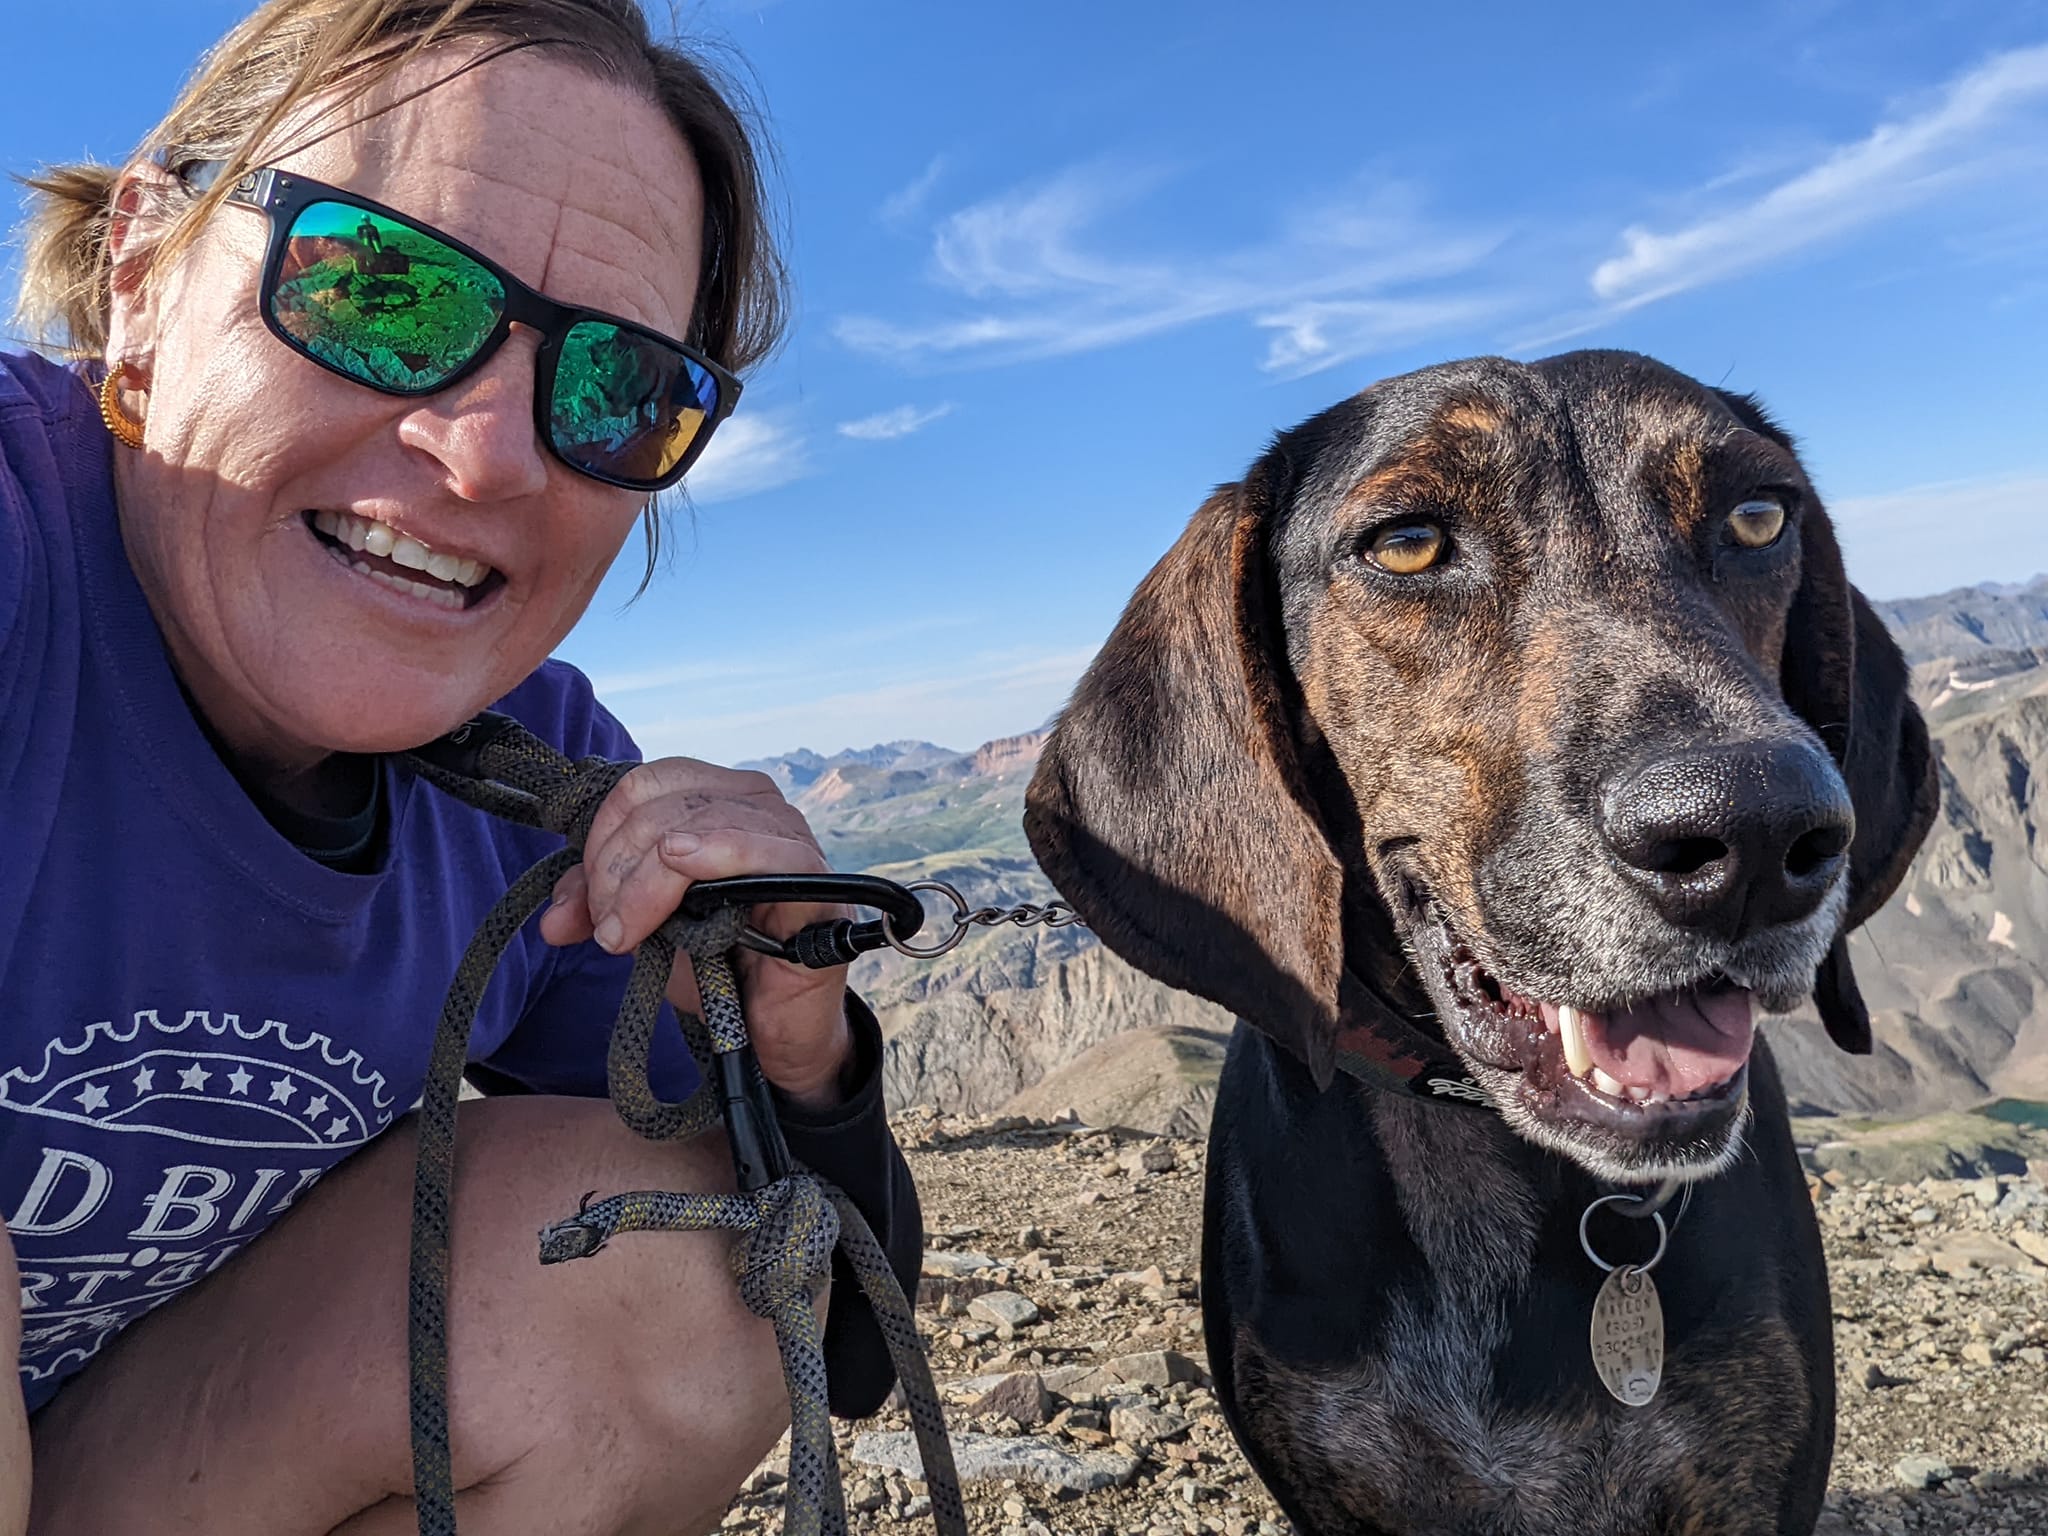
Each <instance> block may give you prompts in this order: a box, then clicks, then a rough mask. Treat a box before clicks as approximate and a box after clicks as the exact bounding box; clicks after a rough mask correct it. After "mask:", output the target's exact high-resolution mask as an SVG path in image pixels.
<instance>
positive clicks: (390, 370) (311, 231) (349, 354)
mask: <svg viewBox="0 0 2048 1536" xmlns="http://www.w3.org/2000/svg"><path fill="white" fill-rule="evenodd" d="M504 306H505V290H504V289H503V288H502V287H501V286H499V283H498V280H497V279H496V278H495V277H493V276H492V275H491V274H490V273H489V272H487V271H486V270H485V269H484V268H482V267H480V266H478V265H477V264H476V263H475V262H474V261H472V260H470V258H469V257H467V256H465V255H463V254H462V253H461V252H460V251H458V250H455V249H454V248H452V247H450V246H448V245H444V244H443V243H442V242H441V241H439V240H436V239H435V238H434V237H433V236H431V235H428V234H423V233H421V232H420V231H419V230H417V229H415V228H413V227H412V226H411V225H410V224H405V223H402V222H400V221H399V220H397V219H391V218H386V217H385V216H384V215H383V214H380V213H371V212H369V211H367V210H366V209H362V208H351V207H349V206H348V205H347V204H346V203H332V202H325V203H311V204H309V205H307V207H306V208H305V209H304V210H303V211H302V212H301V213H300V214H299V216H298V217H297V218H296V219H294V220H293V221H292V227H291V231H290V233H289V234H287V235H286V237H285V249H284V261H283V264H282V265H281V266H280V268H279V269H278V274H277V282H276V284H275V286H274V287H273V289H272V292H271V294H270V314H271V318H272V319H274V320H275V321H276V322H277V324H278V325H279V326H280V327H282V328H283V329H284V331H285V332H286V333H287V334H288V335H289V336H291V337H292V338H293V339H294V340H295V341H297V343H298V344H299V345H300V346H302V347H304V348H305V350H306V351H307V352H308V353H310V354H311V355H312V356H314V357H316V358H319V359H320V360H321V361H322V362H325V363H328V364H330V365H331V366H333V367H335V368H338V369H340V370H341V371H342V372H343V373H346V374H348V375H349V376H350V377H352V378H357V379H361V380H362V381H363V382H364V383H365V384H371V385H375V386H376V387H377V388H379V389H390V390H399V391H403V392H407V393H415V392H416V393H422V394H424V393H426V392H428V391H431V390H436V389H439V388H440V387H441V386H442V385H443V384H445V383H447V381H448V379H449V378H450V377H451V376H452V375H453V374H455V373H456V372H457V371H458V370H460V369H461V368H462V366H463V365H464V364H465V363H467V362H468V361H469V360H470V359H471V358H473V357H475V356H476V354H477V350H478V349H479V348H480V347H482V346H483V344H484V342H485V341H486V340H487V339H488V338H489V337H490V334H491V332H492V330H493V329H495V328H496V326H497V324H498V316H499V314H500V313H501V312H502V311H503V309H504Z"/></svg>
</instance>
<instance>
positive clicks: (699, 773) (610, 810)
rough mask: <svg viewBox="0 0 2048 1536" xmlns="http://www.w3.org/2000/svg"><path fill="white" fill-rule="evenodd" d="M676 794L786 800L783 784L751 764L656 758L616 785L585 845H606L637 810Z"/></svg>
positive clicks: (597, 817)
mask: <svg viewBox="0 0 2048 1536" xmlns="http://www.w3.org/2000/svg"><path fill="white" fill-rule="evenodd" d="M672 794H682V795H701V796H703V797H705V798H706V799H710V800H736V801H760V800H770V799H772V800H775V801H782V789H781V787H780V786H779V785H777V784H776V782H775V781H774V780H773V779H771V778H769V777H768V775H767V774H765V773H759V772H756V771H755V770H753V769H751V768H721V767H719V766H718V765H717V764H716V763H701V762H699V761H697V759H695V758H693V757H662V758H656V759H655V760H654V761H653V762H651V763H642V764H640V766H639V767H637V768H635V769H633V770H632V771H631V772H629V773H628V774H627V775H626V776H625V777H624V778H622V779H620V780H619V782H618V783H617V784H615V785H613V786H612V792H611V793H610V794H609V795H606V796H605V798H604V803H603V804H602V805H600V806H599V807H598V808H597V815H596V816H595V817H593V818H592V819H591V823H590V836H589V837H588V838H587V839H585V841H584V847H585V848H586V849H589V848H595V847H600V846H602V845H603V844H604V843H605V842H606V841H608V840H609V839H610V837H611V836H612V834H613V833H614V832H616V831H617V830H618V828H619V826H620V825H621V824H622V823H623V822H624V821H625V819H626V818H627V817H628V816H629V815H631V814H632V813H633V811H634V810H636V809H638V808H639V807H640V806H643V805H646V804H648V803H649V802H650V801H654V800H659V799H661V798H662V797H663V796H665V795H672ZM783 803H785V804H786V803H787V802H783Z"/></svg>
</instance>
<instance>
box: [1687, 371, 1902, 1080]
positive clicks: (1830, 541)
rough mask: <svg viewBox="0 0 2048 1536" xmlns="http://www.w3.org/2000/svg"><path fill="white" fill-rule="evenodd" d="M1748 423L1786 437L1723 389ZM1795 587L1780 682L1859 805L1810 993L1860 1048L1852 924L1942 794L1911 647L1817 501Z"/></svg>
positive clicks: (1861, 1009)
mask: <svg viewBox="0 0 2048 1536" xmlns="http://www.w3.org/2000/svg"><path fill="white" fill-rule="evenodd" d="M1721 398H1722V399H1723V400H1725V401H1726V402H1727V403H1728V406H1729V408H1730V409H1731V410H1733V411H1734V412H1735V414H1736V416H1737V417H1738V418H1739V419H1740V420H1741V421H1742V422H1743V424H1744V425H1745V426H1748V427H1750V428H1751V429H1753V430H1755V431H1758V432H1761V433H1763V434H1764V435H1765V436H1767V437H1769V438H1771V439H1772V440H1773V441H1774V442H1777V443H1780V444H1782V445H1783V446H1784V447H1785V448H1787V449H1790V448H1791V447H1792V441H1791V439H1790V438H1789V437H1788V436H1787V435H1786V434H1785V432H1784V431H1783V430H1782V429H1781V428H1779V427H1778V426H1777V425H1776V424H1775V423H1774V422H1772V421H1771V419H1770V418H1769V417H1768V416H1766V415H1765V414H1764V412H1763V410H1762V408H1761V407H1760V406H1758V404H1757V403H1756V401H1755V400H1754V399H1752V398H1751V397H1749V396H1746V395H1730V394H1726V393H1723V394H1722V396H1721ZM1799 539H1800V576H1799V591H1798V593H1797V594H1796V595H1795V596H1794V598H1793V600H1792V610H1791V614H1790V615H1789V617H1788V618H1787V621H1786V625H1785V652H1784V659H1783V661H1782V663H1781V665H1780V668H1779V686H1780V688H1781V689H1782V690H1783V691H1784V695H1785V701H1786V702H1787V703H1788V704H1790V705H1791V706H1792V707H1793V708H1794V709H1795V710H1797V711H1798V712H1799V714H1800V715H1801V717H1802V718H1804V719H1805V721H1806V722H1807V724H1809V725H1811V726H1812V727H1813V728H1814V730H1815V731H1817V732H1818V733H1819V734H1820V738H1821V740H1822V741H1824V742H1826V743H1827V746H1828V750H1829V751H1830V752H1832V753H1833V754H1834V758H1835V762H1836V764H1837V765H1838V766H1839V767H1840V768H1841V770H1842V778H1843V780H1844V781H1845V782H1846V783H1847V784H1848V786H1849V798H1850V800H1851V802H1853V804H1854V805H1855V807H1856V839H1855V841H1854V842H1853V843H1851V844H1850V845H1849V905H1848V908H1847V911H1846V912H1845V913H1844V915H1843V919H1842V927H1841V931H1840V932H1839V933H1838V934H1837V935H1836V937H1835V942H1834V945H1833V947H1832V948H1831V949H1830V950H1829V951H1828V956H1827V959H1826V961H1825V962H1823V964H1822V965H1821V968H1820V973H1819V975H1818V976H1816V977H1815V978H1814V987H1813V1001H1814V1006H1815V1007H1816V1008H1817V1009H1818V1010H1819V1012H1820V1017H1821V1022H1822V1023H1823V1024H1825V1025H1826V1026H1827V1031H1828V1034H1829V1035H1830V1036H1831V1037H1832V1038H1833V1040H1834V1042H1835V1044H1837V1045H1839V1046H1840V1047H1841V1048H1842V1049H1843V1050H1845V1051H1849V1052H1852V1053H1854V1054H1856V1055H1859V1056H1861V1055H1867V1054H1868V1053H1869V1051H1870V1048H1871V1034H1870V1012H1869V1010H1868V1009H1867V1008H1866V1007H1865V1006H1864V1003H1863V994H1862V992H1861V990H1860V989H1859V988H1858V987H1857V985H1856V975H1855V972H1854V971H1852V970H1851V969H1850V966H1849V942H1848V935H1849V931H1850V930H1851V929H1853V928H1856V927H1859V926H1860V925H1861V924H1863V923H1864V922H1865V921H1867V920H1868V919H1869V918H1870V916H1871V915H1872V914H1873V913H1875V912H1876V911H1877V909H1878V908H1879V907H1881V906H1883V905H1884V904H1885V902H1886V900H1887V899H1888V898H1889V897H1890V896H1891V894H1892V892H1893V891H1895V890H1897V889H1898V886H1899V882H1900V881H1901V880H1903V879H1904V878H1905V876H1906V869H1907V867H1908V866H1909V865H1910V864H1911V863H1912V862H1913V855H1914V854H1915V853H1917V852H1918V851H1919V848H1920V843H1921V840H1922V839H1923V838H1924V837H1926V835H1927V829H1928V827H1929V826H1930V825H1931V824H1932V823H1933V821H1934V815H1935V811H1936V810H1937V809H1938V808H1939V806H1940V800H1941V790H1940V781H1939V777H1938V774H1937V771H1936V766H1935V761H1934V751H1933V748H1932V746H1931V745H1930V744H1929V742H1928V739H1927V723H1926V722H1925V721H1924V720H1922V719H1921V717H1920V710H1919V708H1918V706H1916V705H1915V704H1914V703H1913V700H1912V697H1911V695H1910V694H1909V693H1908V692H1907V683H1908V681H1909V674H1908V671H1907V668H1906V659H1905V657H1904V656H1902V655H1901V654H1900V653H1899V647H1898V644H1897V642H1895V641H1894V640H1893V639H1892V637H1891V633H1890V632H1889V631H1888V630H1887V629H1886V628H1885V626H1884V621H1883V620H1882V619H1880V618H1879V617H1878V616H1877V611H1876V610H1875V609H1873V608H1872V607H1871V606H1870V604H1869V603H1868V602H1866V601H1865V600H1864V598H1863V594H1862V593H1860V592H1858V591H1857V590H1856V589H1855V588H1854V587H1852V586H1850V585H1849V576H1848V573H1847V571H1846V570H1844V568H1843V565H1842V551H1841V547H1840V545H1838V544H1837V543H1836V541H1835V530H1834V525H1833V524H1832V523H1830V522H1829V521H1828V517H1827V514H1826V513H1825V512H1824V511H1822V509H1821V508H1820V507H1819V505H1818V504H1816V505H1813V506H1809V507H1808V508H1806V509H1805V511H1804V512H1803V513H1802V514H1801V519H1800V524H1799Z"/></svg>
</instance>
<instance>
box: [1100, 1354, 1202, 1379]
mask: <svg viewBox="0 0 2048 1536" xmlns="http://www.w3.org/2000/svg"><path fill="white" fill-rule="evenodd" d="M1103 1370H1105V1371H1106V1372H1108V1373H1109V1375H1110V1376H1111V1377H1112V1378H1113V1379H1114V1380H1117V1381H1122V1382H1129V1383H1130V1384H1131V1385H1133V1386H1140V1387H1170V1386H1172V1385H1173V1384H1174V1383H1175V1382H1177V1381H1186V1382H1193V1383H1195V1384H1197V1385H1201V1384H1202V1383H1203V1380H1204V1377H1203V1372H1202V1368H1201V1366H1199V1365H1197V1364H1196V1363H1195V1362H1194V1361H1192V1360H1190V1359H1189V1358H1188V1357H1187V1356H1186V1355H1184V1354H1182V1353H1181V1352H1180V1351H1179V1350H1177V1349H1148V1350H1144V1351H1142V1352H1141V1353H1139V1354H1135V1355H1119V1356H1117V1358H1116V1359H1114V1360H1111V1361H1108V1362H1107V1363H1106V1364H1104V1366H1103Z"/></svg>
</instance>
